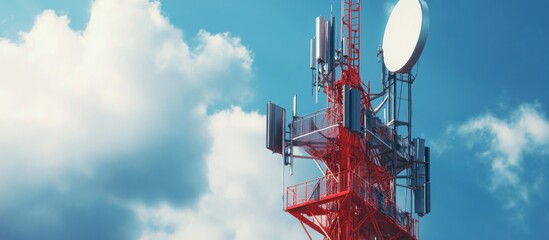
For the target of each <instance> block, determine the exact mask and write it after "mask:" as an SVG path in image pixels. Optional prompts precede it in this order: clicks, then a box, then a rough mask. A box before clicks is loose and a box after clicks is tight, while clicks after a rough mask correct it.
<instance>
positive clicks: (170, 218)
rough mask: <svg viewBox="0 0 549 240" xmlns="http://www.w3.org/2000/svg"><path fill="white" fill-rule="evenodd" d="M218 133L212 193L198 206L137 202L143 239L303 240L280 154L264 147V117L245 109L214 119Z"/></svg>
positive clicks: (210, 171)
mask: <svg viewBox="0 0 549 240" xmlns="http://www.w3.org/2000/svg"><path fill="white" fill-rule="evenodd" d="M210 133H211V134H212V137H213V144H212V147H211V154H210V155H209V156H208V158H207V176H208V182H209V187H208V188H209V189H210V191H209V192H208V193H207V194H205V195H204V196H203V197H202V198H201V199H200V201H199V203H198V205H197V207H196V208H193V209H174V208H173V207H170V206H166V205H163V206H155V207H146V206H136V207H135V208H136V211H137V212H138V216H139V219H140V222H141V224H142V228H143V229H144V231H143V234H142V236H141V239H194V238H197V237H198V236H199V238H200V239H205V240H208V239H236V240H252V239H273V240H275V239H303V238H306V235H305V233H304V232H303V230H302V229H301V227H300V226H299V224H298V223H297V221H295V220H294V219H293V218H291V217H290V216H289V215H288V214H286V213H284V212H283V211H282V210H281V209H282V201H281V193H280V170H281V166H280V164H281V160H280V156H278V155H273V154H271V153H270V152H269V151H266V150H265V146H264V142H263V141H261V140H263V139H265V116H264V115H259V114H257V113H245V112H243V111H242V110H241V109H240V108H238V107H234V108H232V109H228V110H224V111H221V112H218V113H216V114H214V115H213V116H211V118H210Z"/></svg>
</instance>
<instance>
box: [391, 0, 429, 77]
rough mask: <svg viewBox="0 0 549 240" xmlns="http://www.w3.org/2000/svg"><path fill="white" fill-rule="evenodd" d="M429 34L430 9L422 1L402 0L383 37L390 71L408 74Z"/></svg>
mask: <svg viewBox="0 0 549 240" xmlns="http://www.w3.org/2000/svg"><path fill="white" fill-rule="evenodd" d="M428 32H429V8H428V7H427V4H426V3H425V1H423V0H400V1H399V2H398V3H397V4H396V5H395V7H394V9H393V12H392V13H391V16H389V21H388V22H387V26H386V28H385V34H384V36H383V57H384V61H385V66H386V67H387V69H389V71H391V72H396V73H406V72H408V71H410V69H412V67H413V66H414V65H415V64H416V62H417V60H418V59H419V57H420V56H421V52H423V47H424V46H425V42H426V41H427V34H428Z"/></svg>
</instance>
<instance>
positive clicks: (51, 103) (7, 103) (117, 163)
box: [0, 0, 253, 239]
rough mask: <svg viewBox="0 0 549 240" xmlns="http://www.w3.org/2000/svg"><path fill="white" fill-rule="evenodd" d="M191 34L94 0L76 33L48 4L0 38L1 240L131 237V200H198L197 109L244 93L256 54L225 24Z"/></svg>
mask: <svg viewBox="0 0 549 240" xmlns="http://www.w3.org/2000/svg"><path fill="white" fill-rule="evenodd" d="M195 39H196V45H194V46H191V45H189V44H188V43H187V42H186V41H185V38H184V37H183V33H182V31H181V30H179V29H177V28H175V27H174V26H173V25H171V23H170V22H169V20H168V19H167V18H165V17H164V16H163V15H162V13H161V10H160V4H159V3H158V2H150V1H147V0H116V1H114V0H96V1H93V2H92V4H91V10H90V20H89V22H88V24H87V26H86V27H85V29H83V30H81V31H75V30H73V29H71V28H70V27H69V18H68V17H67V16H60V15H58V14H56V13H55V12H54V11H51V10H46V11H44V12H43V13H41V14H40V15H38V16H37V17H36V19H35V22H34V25H33V27H32V29H31V30H30V31H28V32H22V33H20V39H17V40H15V41H14V40H10V39H0V114H1V115H2V118H0V146H1V147H0V159H2V160H1V161H0V196H2V197H1V198H0V216H3V217H2V218H0V238H1V239H135V238H139V237H140V236H141V233H142V232H141V231H140V226H142V223H141V221H140V220H139V219H140V212H139V211H137V212H136V207H134V206H141V207H143V208H152V207H154V206H169V207H170V208H174V209H185V208H191V207H193V206H195V205H196V204H199V202H197V201H198V200H199V199H200V196H201V195H202V194H204V193H205V192H206V191H207V187H208V184H207V180H208V179H209V180H211V181H213V182H215V181H214V180H215V178H214V179H211V178H210V176H208V175H206V170H207V169H208V166H207V165H206V161H205V159H206V158H207V156H208V155H209V153H210V151H212V149H211V144H215V140H212V138H211V136H212V135H211V134H210V132H211V131H213V129H211V128H210V125H209V119H210V118H209V116H208V114H207V112H206V109H207V108H208V107H211V106H213V105H215V104H218V103H222V104H227V103H232V102H234V103H238V102H242V101H245V100H246V99H248V98H249V97H250V96H251V92H250V90H249V87H248V82H249V81H250V79H251V78H252V70H251V68H252V63H253V58H252V53H251V51H250V50H249V49H247V48H246V47H245V46H243V45H242V44H241V42H240V40H239V39H238V38H237V37H233V36H231V35H230V34H228V33H221V34H211V33H209V32H207V31H205V30H202V31H200V32H199V33H198V34H197V35H196V37H195ZM215 186H216V185H215V184H214V185H211V187H212V188H213V187H215ZM200 202H202V200H201V201H200Z"/></svg>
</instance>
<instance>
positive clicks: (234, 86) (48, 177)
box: [0, 0, 549, 239]
mask: <svg viewBox="0 0 549 240" xmlns="http://www.w3.org/2000/svg"><path fill="white" fill-rule="evenodd" d="M395 3H396V1H395V0H386V1H363V2H362V9H363V10H362V47H363V48H362V49H361V50H362V52H361V53H362V55H361V56H362V63H363V65H362V66H361V71H362V73H361V74H362V78H363V80H364V81H367V80H370V81H371V83H372V86H373V87H374V88H375V87H376V86H378V84H379V79H378V78H379V71H380V66H379V64H378V63H377V58H376V56H375V53H376V50H377V47H378V46H379V44H380V43H381V41H382V36H383V30H384V26H385V23H386V21H387V18H388V16H389V15H388V14H389V10H388V9H390V7H391V6H392V5H394V4H395ZM427 3H428V5H429V8H430V14H431V20H430V33H429V38H428V40H427V44H426V47H425V50H424V52H423V55H422V57H421V59H420V61H419V66H418V68H417V70H418V71H419V72H418V79H417V81H416V82H415V83H414V87H413V89H414V102H413V104H414V135H416V136H421V137H425V138H426V139H427V144H428V145H430V146H431V149H432V151H433V156H432V162H433V163H432V182H433V183H432V184H433V210H432V213H431V214H429V215H428V216H426V217H424V218H422V219H421V225H420V226H421V239H517V238H518V239H544V238H546V234H544V233H542V232H540V231H539V230H540V229H543V227H545V226H547V225H549V213H548V212H549V211H547V210H545V208H546V207H545V205H546V203H547V202H549V191H548V190H547V189H549V186H548V185H547V181H548V178H549V176H548V175H547V173H546V172H547V170H549V164H548V163H547V159H548V157H549V151H548V149H549V120H548V117H547V109H548V107H549V98H548V96H549V95H548V94H547V93H546V92H547V90H548V89H549V86H548V84H547V80H548V79H547V76H546V74H544V71H543V70H544V69H545V67H546V64H547V63H549V48H548V47H547V46H546V44H547V42H549V30H548V29H547V27H546V24H547V23H549V15H547V14H546V9H548V7H549V5H548V3H546V2H545V1H537V0H536V1H530V2H528V3H527V4H525V3H522V2H520V1H470V0H465V1H446V2H442V1H427ZM330 4H333V5H334V6H339V1H328V0H323V1H316V2H313V1H297V2H296V1H288V0H283V1H251V0H235V1H230V2H229V1H222V0H212V1H175V0H164V1H161V2H160V3H158V2H151V1H147V0H121V1H110V0H96V1H68V0H65V1H36V0H25V1H10V2H7V1H4V2H1V3H0V113H1V114H2V116H4V117H3V118H2V120H0V143H1V144H0V146H2V147H0V159H2V160H1V161H0V196H2V197H1V198H0V238H2V239H37V238H40V239H76V238H77V239H181V238H191V237H195V238H196V237H197V236H201V238H203V239H260V238H261V239H282V238H283V239H306V235H305V234H304V233H303V231H302V230H301V227H300V226H299V223H298V222H297V221H295V220H294V219H293V218H292V217H291V216H290V215H288V214H285V213H284V212H282V211H281V210H280V166H279V165H280V162H279V161H280V159H279V158H278V157H277V156H276V155H271V154H270V153H269V151H268V150H266V149H264V144H263V141H264V115H263V114H265V109H264V108H265V103H266V102H267V101H269V100H272V101H274V102H276V103H279V104H281V105H285V106H286V107H290V106H291V97H292V96H293V95H294V94H297V95H298V96H299V101H300V109H299V111H300V112H301V113H307V112H312V111H314V110H316V109H319V108H322V107H323V105H322V104H319V105H315V104H314V98H313V97H311V95H310V85H309V84H310V70H309V69H308V57H309V55H308V54H309V53H308V51H309V46H308V44H309V38H310V37H311V36H312V35H313V34H314V18H315V17H316V16H317V15H320V14H322V15H325V16H326V15H328V14H329V9H330ZM49 10H52V11H49ZM314 171H316V169H315V167H314V165H312V164H310V163H308V162H300V163H299V164H297V166H296V175H295V176H293V177H292V178H290V179H289V180H288V181H289V183H292V182H300V181H303V180H306V179H308V178H310V177H313V176H314V174H312V173H311V172H314ZM198 234H200V235H198Z"/></svg>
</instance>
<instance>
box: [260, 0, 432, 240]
mask: <svg viewBox="0 0 549 240" xmlns="http://www.w3.org/2000/svg"><path fill="white" fill-rule="evenodd" d="M360 7H361V3H360V0H342V1H341V21H340V22H339V24H338V23H336V21H335V17H334V16H333V14H331V16H330V17H329V18H328V19H327V20H326V19H325V18H324V17H322V16H319V17H317V18H316V21H315V23H316V31H315V37H314V38H313V39H311V41H310V51H311V58H310V68H311V70H312V80H311V85H312V90H313V92H314V94H315V95H316V101H317V102H318V94H319V93H325V94H326V108H324V109H321V110H319V111H316V112H313V113H310V114H307V115H304V116H298V115H297V99H296V97H294V106H293V111H292V114H291V120H290V121H289V124H288V125H286V123H287V122H286V120H287V116H286V110H285V109H284V108H283V107H280V106H278V105H275V104H273V103H271V102H269V103H268V104H267V142H266V146H267V148H268V149H269V150H271V151H272V152H273V153H278V154H281V155H282V157H283V178H284V168H286V167H289V168H290V174H293V162H294V159H296V158H301V159H308V160H311V161H314V162H315V163H316V165H317V167H318V169H319V170H320V171H321V173H322V177H320V178H317V179H314V180H310V181H307V182H304V183H300V184H297V185H294V186H288V187H286V186H284V180H283V189H284V190H283V191H284V193H283V196H284V209H285V211H286V212H288V213H289V214H291V215H292V216H294V217H295V218H297V220H299V222H300V223H301V225H302V226H303V229H304V230H305V232H306V234H307V236H309V238H310V239H312V236H311V234H310V232H311V231H316V232H318V233H319V234H321V235H323V236H324V239H330V240H347V239H367V240H374V239H375V240H378V239H418V238H419V221H418V218H417V217H423V216H424V215H426V214H428V213H429V212H430V211H431V203H430V199H431V198H430V195H431V194H430V192H431V191H430V189H431V188H430V167H429V166H430V154H429V152H430V151H429V148H428V147H426V146H425V140H424V139H421V138H412V83H413V82H414V81H415V79H416V78H415V76H414V74H412V68H413V66H414V65H415V63H416V62H417V60H418V59H419V56H420V55H421V52H422V50H423V47H424V45H425V42H426V39H427V32H428V28H429V23H428V15H429V14H428V8H427V5H426V4H425V2H424V1H423V0H400V1H399V2H398V3H397V4H396V5H395V7H394V9H393V12H392V13H391V16H390V17H389V21H388V23H387V27H386V29H385V33H384V37H383V44H382V47H381V48H380V49H379V51H378V59H379V61H380V62H381V72H382V74H381V86H382V89H380V90H379V91H377V92H372V91H371V89H370V84H369V83H368V84H367V85H366V84H365V83H364V82H362V80H361V78H360V10H361V9H360ZM338 28H340V34H338V35H340V36H341V39H336V29H338ZM288 119H290V118H289V117H288ZM297 148H300V149H301V150H302V151H300V152H303V153H306V154H305V155H297V154H295V152H294V150H295V149H297ZM397 195H398V198H397Z"/></svg>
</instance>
